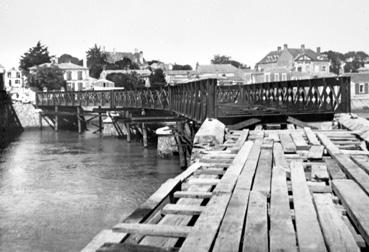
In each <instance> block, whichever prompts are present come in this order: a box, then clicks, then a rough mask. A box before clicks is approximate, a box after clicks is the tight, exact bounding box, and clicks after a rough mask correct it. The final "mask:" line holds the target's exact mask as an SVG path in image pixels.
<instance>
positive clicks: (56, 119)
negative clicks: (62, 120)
mask: <svg viewBox="0 0 369 252" xmlns="http://www.w3.org/2000/svg"><path fill="white" fill-rule="evenodd" d="M58 110H59V108H58V106H55V126H54V130H55V131H58V129H59V115H58Z"/></svg>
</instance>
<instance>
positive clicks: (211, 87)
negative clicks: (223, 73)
mask: <svg viewBox="0 0 369 252" xmlns="http://www.w3.org/2000/svg"><path fill="white" fill-rule="evenodd" d="M216 85H217V82H216V80H215V79H210V80H207V83H206V86H207V90H208V92H207V93H208V96H207V97H206V98H207V99H206V101H207V102H206V116H207V117H208V118H215V117H216V115H215V95H216V93H215V92H216ZM203 119H205V118H203Z"/></svg>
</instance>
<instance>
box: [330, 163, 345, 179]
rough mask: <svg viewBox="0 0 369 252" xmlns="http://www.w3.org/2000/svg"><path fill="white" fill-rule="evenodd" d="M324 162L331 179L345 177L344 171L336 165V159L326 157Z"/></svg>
mask: <svg viewBox="0 0 369 252" xmlns="http://www.w3.org/2000/svg"><path fill="white" fill-rule="evenodd" d="M325 163H326V165H327V170H328V173H329V177H330V178H331V179H346V178H347V177H346V175H345V173H344V172H343V171H342V170H341V168H340V167H339V166H338V164H337V162H336V160H334V159H326V160H325Z"/></svg>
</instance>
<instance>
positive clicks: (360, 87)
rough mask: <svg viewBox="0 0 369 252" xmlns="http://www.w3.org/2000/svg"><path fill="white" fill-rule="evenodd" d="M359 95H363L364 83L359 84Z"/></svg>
mask: <svg viewBox="0 0 369 252" xmlns="http://www.w3.org/2000/svg"><path fill="white" fill-rule="evenodd" d="M359 94H364V83H360V84H359Z"/></svg>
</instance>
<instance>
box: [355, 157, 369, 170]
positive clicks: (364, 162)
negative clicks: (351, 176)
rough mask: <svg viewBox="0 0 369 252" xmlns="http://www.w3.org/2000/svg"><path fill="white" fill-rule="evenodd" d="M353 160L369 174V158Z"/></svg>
mask: <svg viewBox="0 0 369 252" xmlns="http://www.w3.org/2000/svg"><path fill="white" fill-rule="evenodd" d="M351 158H352V160H354V162H355V163H356V164H358V165H359V166H360V167H361V168H362V169H363V170H364V171H365V172H366V173H368V174H369V158H368V156H352V157H351Z"/></svg>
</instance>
